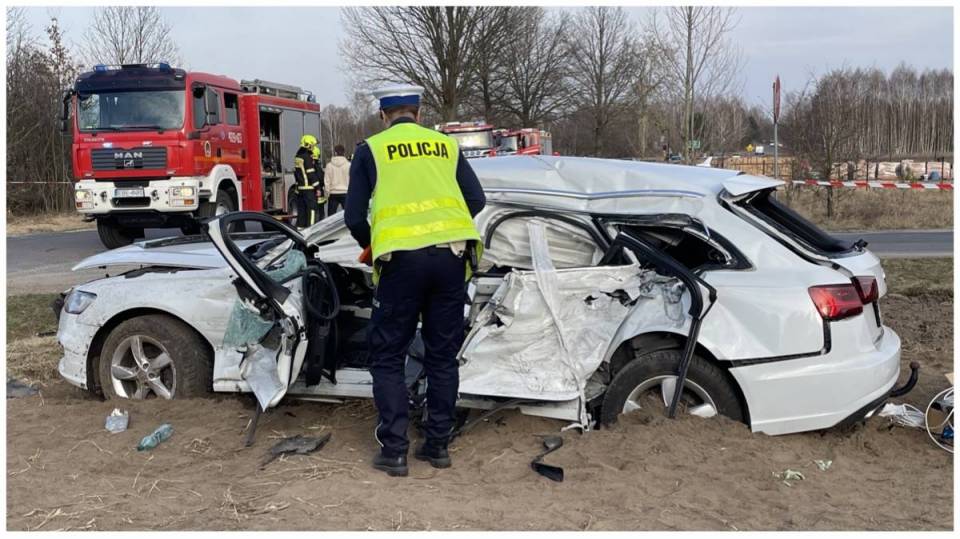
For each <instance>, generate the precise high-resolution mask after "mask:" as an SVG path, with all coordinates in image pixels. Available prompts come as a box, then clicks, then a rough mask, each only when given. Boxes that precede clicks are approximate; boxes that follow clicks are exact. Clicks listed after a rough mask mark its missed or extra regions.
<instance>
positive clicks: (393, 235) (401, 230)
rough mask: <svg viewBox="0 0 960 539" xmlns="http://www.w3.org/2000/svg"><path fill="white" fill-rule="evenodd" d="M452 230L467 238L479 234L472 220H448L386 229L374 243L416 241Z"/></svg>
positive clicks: (380, 232) (377, 235)
mask: <svg viewBox="0 0 960 539" xmlns="http://www.w3.org/2000/svg"><path fill="white" fill-rule="evenodd" d="M452 230H462V231H463V233H464V235H465V236H467V237H470V236H474V235H476V233H477V229H476V228H475V227H474V226H473V220H472V219H446V220H443V221H433V222H432V223H425V224H422V225H410V226H392V227H390V228H384V229H382V230H380V231H378V232H377V234H376V235H375V236H374V237H373V241H374V243H383V242H385V241H403V240H416V239H417V238H419V237H420V236H426V235H429V234H436V233H437V232H449V231H452Z"/></svg>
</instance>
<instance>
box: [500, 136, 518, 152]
mask: <svg viewBox="0 0 960 539" xmlns="http://www.w3.org/2000/svg"><path fill="white" fill-rule="evenodd" d="M500 151H501V152H515V151H517V135H511V136H509V137H503V138H501V139H500Z"/></svg>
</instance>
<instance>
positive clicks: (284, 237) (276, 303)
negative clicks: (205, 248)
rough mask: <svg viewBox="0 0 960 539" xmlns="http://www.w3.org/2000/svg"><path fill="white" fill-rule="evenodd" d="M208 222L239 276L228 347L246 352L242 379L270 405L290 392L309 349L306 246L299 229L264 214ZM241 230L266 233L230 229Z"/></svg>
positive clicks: (229, 216)
mask: <svg viewBox="0 0 960 539" xmlns="http://www.w3.org/2000/svg"><path fill="white" fill-rule="evenodd" d="M205 226H206V231H207V234H208V235H209V237H210V240H211V241H212V242H213V244H214V245H215V246H216V248H217V250H218V251H219V252H220V254H221V255H223V258H224V259H225V260H226V262H227V264H228V265H229V266H230V268H231V269H232V270H233V271H234V272H235V274H236V278H235V279H234V281H233V284H234V286H235V287H236V288H237V293H238V301H237V304H236V305H235V306H234V309H233V312H232V313H231V317H230V320H229V322H228V325H227V328H226V330H225V336H224V347H225V348H232V349H234V350H237V351H238V352H241V353H242V354H243V360H242V362H241V364H240V372H241V377H242V378H243V380H244V381H245V382H247V384H248V385H249V386H250V388H251V390H252V391H253V393H254V394H255V395H256V397H257V400H258V401H259V403H260V406H261V408H262V409H267V408H269V407H271V406H275V405H276V404H277V403H279V402H280V400H281V399H282V398H283V396H284V395H285V394H286V392H287V389H288V388H289V387H290V386H291V385H292V384H293V382H294V381H295V380H296V378H297V376H298V375H299V373H300V370H301V368H302V367H303V361H304V357H305V356H306V353H307V344H308V342H307V324H306V320H307V317H306V312H305V305H304V299H303V298H304V294H303V279H302V278H301V277H302V275H303V272H304V271H306V269H307V244H306V243H305V242H304V240H303V237H302V236H301V235H300V233H299V232H297V231H296V230H295V229H293V228H291V227H289V226H288V225H285V224H283V223H281V222H279V221H277V220H275V219H273V218H271V217H269V216H267V215H263V214H260V213H253V212H234V213H229V214H226V215H223V216H220V217H216V218H214V219H211V220H210V221H208V222H207V223H206V225H205ZM243 228H245V229H247V230H251V229H262V230H263V231H264V233H263V234H250V235H247V234H237V233H235V232H232V231H233V230H237V229H243ZM251 238H256V239H258V240H259V241H251Z"/></svg>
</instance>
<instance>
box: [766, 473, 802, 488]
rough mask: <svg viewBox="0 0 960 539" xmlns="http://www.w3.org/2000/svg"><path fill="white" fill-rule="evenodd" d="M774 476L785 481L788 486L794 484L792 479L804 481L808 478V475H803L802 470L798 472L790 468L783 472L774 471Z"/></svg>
mask: <svg viewBox="0 0 960 539" xmlns="http://www.w3.org/2000/svg"><path fill="white" fill-rule="evenodd" d="M773 476H774V477H776V478H777V479H780V480H781V481H783V484H784V485H787V486H788V487H792V486H793V483H791V482H790V481H803V480H804V479H806V477H804V476H803V473H802V472H798V471H796V470H790V469H786V470H784V471H782V472H773Z"/></svg>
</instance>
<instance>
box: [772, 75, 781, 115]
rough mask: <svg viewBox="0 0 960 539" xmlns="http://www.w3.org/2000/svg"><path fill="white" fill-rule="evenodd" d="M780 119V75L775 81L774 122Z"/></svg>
mask: <svg viewBox="0 0 960 539" xmlns="http://www.w3.org/2000/svg"><path fill="white" fill-rule="evenodd" d="M779 120H780V75H777V78H776V80H774V81H773V123H777V122H778V121H779Z"/></svg>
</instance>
